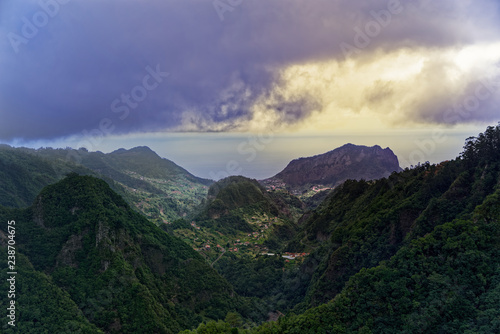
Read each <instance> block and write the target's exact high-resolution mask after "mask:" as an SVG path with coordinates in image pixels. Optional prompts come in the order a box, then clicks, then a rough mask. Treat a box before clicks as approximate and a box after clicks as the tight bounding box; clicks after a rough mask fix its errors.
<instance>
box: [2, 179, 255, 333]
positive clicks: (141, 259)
mask: <svg viewBox="0 0 500 334" xmlns="http://www.w3.org/2000/svg"><path fill="white" fill-rule="evenodd" d="M0 216H1V217H0V218H1V219H2V221H6V220H7V219H15V220H16V226H17V231H16V236H17V249H18V252H20V253H22V254H24V255H25V256H26V257H27V258H28V259H29V261H30V262H31V263H32V264H33V267H34V269H35V270H36V271H37V272H41V273H44V274H45V275H47V276H48V277H50V281H51V282H53V283H54V284H55V285H56V286H57V287H59V288H61V289H63V290H64V291H67V293H68V294H69V298H71V300H72V301H73V302H74V303H75V304H76V305H78V307H79V309H80V310H81V312H82V314H83V315H84V316H85V318H86V319H87V320H86V321H87V322H89V323H91V324H93V325H94V326H96V327H98V328H100V329H102V330H103V331H105V332H109V333H138V332H143V333H176V332H178V331H180V330H182V329H184V328H189V327H192V326H195V325H197V324H198V323H199V322H201V321H202V320H203V319H222V318H224V317H225V316H226V314H227V313H228V312H229V311H239V312H241V313H245V314H248V315H252V314H253V316H255V317H256V319H255V320H258V319H259V317H261V315H260V314H258V310H257V309H255V310H254V307H253V306H252V305H251V304H249V303H248V302H246V301H244V300H242V299H241V298H240V297H238V296H237V295H236V294H235V293H234V292H233V289H232V287H231V286H230V285H229V284H228V283H227V282H226V281H225V280H224V279H223V278H222V277H221V276H219V275H218V274H217V273H216V272H215V271H214V270H213V269H212V268H210V266H208V265H207V264H206V262H205V260H204V259H203V258H202V257H201V256H200V255H199V254H197V253H196V252H195V251H193V250H192V249H191V248H190V247H189V246H188V245H186V244H185V243H183V242H182V241H180V240H178V239H176V238H174V237H171V236H169V235H168V234H166V233H165V232H163V231H162V230H161V229H159V228H158V227H156V226H155V225H154V224H152V223H151V222H149V221H148V220H147V219H145V218H144V217H143V216H142V215H140V214H138V213H136V212H135V211H133V210H132V209H131V208H130V207H129V206H128V204H127V203H126V202H125V201H124V200H123V199H122V198H121V197H120V196H119V195H118V194H116V193H115V192H114V191H112V190H111V189H110V188H109V186H108V185H107V184H106V183H105V182H104V181H102V180H100V179H96V178H93V177H90V176H78V175H76V174H70V175H69V176H68V177H66V178H65V179H64V180H62V181H60V182H58V183H56V184H54V185H51V186H48V187H46V188H45V189H44V190H43V191H42V192H41V194H40V195H39V196H38V197H37V199H36V200H35V204H34V205H33V206H32V207H30V208H28V209H25V210H17V211H12V210H7V209H2V210H1V214H0ZM1 230H2V231H3V232H4V233H5V230H6V225H5V224H2V225H1ZM2 254H6V252H3V251H2ZM25 293H26V294H25V297H26V298H31V297H33V298H34V300H37V299H36V298H38V297H36V294H37V292H36V291H31V290H30V291H26V292H25ZM2 298H4V297H2ZM38 300H39V299H38ZM39 306H40V307H41V308H42V311H41V312H40V314H38V315H36V314H34V315H33V314H29V315H30V317H31V318H33V317H34V318H35V319H36V321H37V322H43V323H44V322H45V320H44V319H45V317H46V316H47V315H46V314H45V311H43V304H41V305H39ZM20 312H30V311H29V309H23V308H22V306H20ZM30 317H28V318H29V319H31V318H30ZM27 321H28V322H29V321H31V320H27ZM26 325H27V326H29V324H26ZM59 325H60V324H59ZM44 326H46V328H56V327H50V326H49V325H44ZM47 326H48V327H47Z"/></svg>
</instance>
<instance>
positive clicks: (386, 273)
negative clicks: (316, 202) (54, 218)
mask: <svg viewBox="0 0 500 334" xmlns="http://www.w3.org/2000/svg"><path fill="white" fill-rule="evenodd" d="M288 248H289V249H294V250H296V249H310V250H311V251H312V252H313V253H312V254H311V256H310V257H308V258H307V259H306V261H305V262H304V264H303V265H302V267H301V268H300V272H301V273H303V274H306V273H307V272H309V273H312V274H311V275H309V276H307V275H304V277H303V280H302V281H301V282H299V283H298V285H297V293H299V294H300V291H301V287H306V288H307V292H306V293H305V295H304V297H305V298H304V301H303V302H302V303H301V304H299V305H298V306H297V307H296V310H298V311H300V310H301V309H307V310H306V311H305V312H304V313H302V314H300V315H295V314H293V313H289V314H288V315H287V316H285V317H281V318H279V320H278V321H276V322H269V323H265V324H263V325H261V326H259V327H257V328H252V329H243V328H238V329H236V328H234V327H232V326H231V325H230V324H229V323H224V322H218V323H215V322H211V323H207V324H206V325H203V326H200V327H199V328H198V329H197V330H196V331H191V333H212V332H214V333H215V332H216V331H214V330H215V329H213V328H220V332H221V333H230V331H233V332H239V333H301V334H302V333H496V332H499V331H500V126H497V127H490V128H488V129H487V131H486V132H485V133H484V134H481V135H480V136H478V137H477V138H470V139H468V141H467V143H466V146H465V148H464V153H463V154H462V155H461V157H460V158H458V159H457V160H455V161H450V162H447V163H442V164H439V165H430V164H424V165H421V166H417V167H416V168H414V169H411V170H409V169H407V170H406V171H404V172H401V173H397V174H393V175H391V176H390V177H389V178H387V179H382V180H379V181H374V182H364V181H358V182H357V181H348V182H346V183H345V184H344V185H343V186H342V187H339V188H337V189H336V190H335V191H333V192H332V193H331V194H330V196H329V197H328V199H327V200H326V201H325V202H323V204H322V205H321V206H320V207H319V208H318V210H316V211H315V212H313V213H311V214H310V215H309V218H308V219H307V220H306V222H305V223H304V224H303V227H302V230H301V231H300V233H299V234H298V235H297V236H296V238H295V239H294V240H293V241H292V242H291V243H290V244H289V245H288ZM268 275H271V273H269V274H268ZM249 276H250V274H249ZM250 277H251V276H250ZM297 277H299V276H297ZM264 282H265V281H264ZM302 291H304V290H302ZM315 304H316V305H319V306H316V307H313V308H310V306H311V305H315ZM210 330H212V331H210Z"/></svg>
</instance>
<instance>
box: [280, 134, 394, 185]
mask: <svg viewBox="0 0 500 334" xmlns="http://www.w3.org/2000/svg"><path fill="white" fill-rule="evenodd" d="M400 170H401V168H400V167H399V161H398V158H397V156H396V155H395V154H394V152H392V150H391V149H390V148H388V147H387V148H385V149H382V147H380V146H379V145H374V146H371V147H369V146H363V145H354V144H351V143H348V144H345V145H343V146H341V147H339V148H336V149H334V150H332V151H329V152H326V153H323V154H319V155H315V156H312V157H307V158H300V159H295V160H292V161H291V162H290V163H289V164H288V166H287V167H286V168H285V169H284V170H283V171H281V172H280V173H278V174H276V175H275V176H274V177H273V178H271V179H275V180H276V179H277V180H281V181H283V182H284V183H285V184H286V185H287V186H289V187H291V188H297V187H304V186H312V185H322V186H328V187H334V186H336V185H338V184H340V183H342V182H344V181H346V180H348V179H358V180H359V179H365V180H373V179H379V178H382V177H387V176H389V175H390V174H391V173H392V172H394V171H400Z"/></svg>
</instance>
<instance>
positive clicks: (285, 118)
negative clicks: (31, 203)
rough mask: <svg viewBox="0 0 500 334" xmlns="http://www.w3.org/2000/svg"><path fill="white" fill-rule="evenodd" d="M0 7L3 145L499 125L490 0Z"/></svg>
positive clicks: (497, 56) (109, 0) (498, 57)
mask: <svg viewBox="0 0 500 334" xmlns="http://www.w3.org/2000/svg"><path fill="white" fill-rule="evenodd" d="M221 3H222V5H221ZM231 4H232V5H231ZM0 6H1V8H0V9H1V10H0V35H1V36H2V38H1V39H0V140H11V139H14V138H20V139H26V140H32V139H51V138H58V137H63V136H71V135H75V134H82V131H88V132H87V133H89V132H92V131H95V130H98V131H101V132H103V133H106V132H113V133H114V134H125V133H131V132H150V131H162V130H171V131H172V130H175V131H229V130H250V131H262V130H263V129H268V128H274V129H276V128H290V127H292V128H293V127H296V128H300V127H301V126H305V127H314V126H316V125H314V124H327V125H328V126H335V124H340V123H342V122H340V123H339V122H338V121H335V120H342V119H348V118H356V117H357V115H361V114H362V115H369V117H368V118H367V119H371V118H374V119H377V118H379V119H381V120H382V122H385V123H390V124H398V123H408V122H415V123H433V124H434V123H444V124H455V123H464V122H474V121H487V122H488V121H493V120H496V119H498V112H497V110H499V109H498V107H499V98H498V93H497V92H498V90H495V89H497V88H491V87H496V86H495V85H496V84H497V83H498V79H497V78H498V74H499V72H498V69H499V67H498V64H500V51H499V50H500V44H498V43H497V42H498V41H500V38H499V37H500V34H499V24H498V22H500V20H499V14H500V11H499V6H498V4H497V2H496V1H493V0H479V1H460V2H457V1H452V0H443V1H439V2H436V1H429V0H421V1H400V2H399V1H396V0H390V1H387V0H384V1H379V0H376V1H373V0H370V1H368V0H363V1H347V0H345V1H339V0H316V1H302V0H273V1H260V0H253V1H251V0H243V1H241V2H238V1H231V2H229V1H223V0H220V1H214V2H212V1H206V0H203V1H202V0H182V1H181V0H175V1H174V0H150V1H141V2H139V1H135V0H105V1H102V0H101V1H97V0H89V1H83V0H72V1H69V0H64V1H63V0H59V2H57V1H56V0H42V1H23V3H22V4H19V3H18V2H16V1H12V0H10V1H9V0H7V1H4V2H1V4H0ZM221 6H222V7H221ZM221 17H222V20H221ZM154 72H157V73H156V76H155V74H154ZM165 72H168V76H167V75H161V74H158V73H165ZM484 79H489V80H490V81H489V82H490V83H491V85H490V88H491V89H490V90H484V89H481V91H480V93H482V95H481V96H483V97H485V96H486V92H490V93H491V96H489V97H488V98H484V99H479V100H478V101H479V106H477V107H476V106H475V104H474V103H475V102H476V101H475V100H474V101H472V100H471V98H469V97H470V96H476V95H475V94H476V93H477V90H478V85H481V84H482V83H481V80H484ZM116 101H118V102H116ZM464 103H469V105H468V108H466V110H462V111H460V110H459V109H458V108H459V107H456V105H457V104H462V105H463V104H464ZM450 108H451V109H452V110H455V111H449V110H450ZM453 108H454V109H453ZM462 109H463V108H462ZM469 109H470V110H469ZM315 120H316V121H315Z"/></svg>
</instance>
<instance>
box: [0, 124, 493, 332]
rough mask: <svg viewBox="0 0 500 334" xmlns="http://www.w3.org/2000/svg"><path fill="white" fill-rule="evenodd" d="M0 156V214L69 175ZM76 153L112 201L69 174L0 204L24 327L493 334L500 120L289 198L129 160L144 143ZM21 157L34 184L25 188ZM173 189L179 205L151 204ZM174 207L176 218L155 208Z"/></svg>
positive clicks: (237, 181) (143, 153)
mask: <svg viewBox="0 0 500 334" xmlns="http://www.w3.org/2000/svg"><path fill="white" fill-rule="evenodd" d="M6 150H10V149H0V158H2V154H3V160H2V159H0V162H2V161H3V163H4V165H6V164H7V163H8V161H11V163H12V164H13V165H12V166H14V165H16V166H17V165H22V166H25V167H24V169H19V170H17V171H14V172H10V171H9V170H8V169H7V168H6V167H4V168H0V172H2V173H4V174H2V175H5V177H7V178H10V179H9V180H10V181H8V182H6V183H5V184H6V185H4V186H3V187H4V188H3V189H6V190H8V189H11V191H10V192H9V193H7V192H6V195H5V196H4V199H6V200H8V201H11V203H17V204H15V205H12V206H22V203H26V200H27V199H28V198H29V196H31V195H30V194H32V193H33V192H34V191H35V190H36V188H37V187H39V186H40V185H41V184H43V183H44V182H52V180H56V179H57V178H58V177H59V175H60V174H61V172H62V171H63V170H65V171H67V169H71V168H70V165H65V166H66V167H64V168H62V167H60V168H59V169H54V165H53V164H52V165H51V163H48V162H47V161H50V159H48V160H47V159H46V157H43V154H38V155H36V154H35V156H36V157H37V159H39V160H37V161H35V160H30V159H29V158H27V155H26V154H28V153H26V152H24V151H22V150H21V151H16V153H15V154H11V153H12V152H7V151H6ZM62 151H64V150H62ZM5 152H7V153H5ZM43 152H45V153H46V152H47V151H46V150H44V151H43ZM60 153H61V152H60ZM29 154H31V155H33V153H29ZM51 154H52V153H51ZM85 154H87V153H82V156H84V157H85ZM88 155H89V156H88V157H87V158H88V159H89V161H93V162H92V163H93V164H94V165H93V166H92V168H90V167H89V168H87V169H85V171H90V170H94V171H91V172H92V173H96V171H97V170H99V171H100V172H102V171H104V170H106V168H107V172H105V173H104V174H102V175H108V176H107V177H108V178H109V179H108V183H109V182H110V181H109V180H111V176H112V174H113V173H115V172H116V173H117V174H113V175H114V176H113V177H115V178H117V179H118V178H120V177H121V178H122V179H120V180H121V181H119V182H116V183H113V184H114V185H115V186H116V187H117V188H118V189H122V190H123V191H124V193H125V194H126V195H127V196H128V197H127V198H126V199H124V198H122V197H121V196H120V195H119V194H117V193H116V192H114V191H113V190H112V189H111V188H110V187H109V186H108V185H107V184H106V182H104V181H102V180H99V179H96V178H94V177H91V176H78V175H76V174H69V175H68V177H66V178H65V179H64V180H62V181H60V182H58V183H56V184H54V185H51V186H49V187H46V188H44V190H43V191H42V192H41V193H40V195H39V196H38V197H36V199H35V200H34V201H33V205H32V206H31V207H29V208H26V209H12V208H10V209H8V208H3V207H0V219H1V221H7V220H9V219H15V220H16V224H17V225H16V226H18V230H17V236H16V238H17V239H16V240H17V243H18V245H17V250H18V256H19V259H18V262H19V265H18V266H19V272H20V273H22V278H21V275H20V277H19V278H20V280H19V292H20V294H22V296H21V297H20V299H19V301H20V303H19V310H20V317H19V319H18V321H19V326H20V327H19V328H22V329H24V330H25V331H26V332H28V333H29V332H30V331H31V332H50V333H51V332H65V331H66V332H70V331H71V332H73V331H77V332H78V331H80V332H81V333H87V332H88V333H91V332H92V333H93V332H97V331H98V330H101V331H103V332H108V333H118V332H119V333H135V332H151V333H177V332H182V333H184V334H190V333H496V332H500V125H499V126H496V127H488V128H487V130H486V131H485V133H483V134H480V135H479V136H478V137H473V138H468V139H467V141H466V144H465V146H464V151H463V153H462V154H461V155H460V157H458V158H457V159H456V160H453V161H447V162H442V163H440V164H437V165H431V164H429V163H425V164H422V165H418V166H416V167H414V168H412V169H408V168H407V169H406V170H404V171H402V172H399V173H393V174H391V175H390V176H388V177H387V178H383V179H380V180H376V181H369V182H367V181H363V180H360V181H353V180H348V181H346V182H345V183H343V184H342V185H341V186H338V187H336V188H335V189H334V190H332V191H331V192H329V193H328V195H326V193H324V192H323V193H318V194H317V195H314V196H310V195H312V193H310V194H305V195H304V196H305V197H304V198H306V197H307V199H306V203H305V204H304V203H303V202H301V201H300V200H299V199H298V198H297V197H295V196H294V195H292V194H290V193H289V192H287V191H285V190H283V189H278V190H273V191H266V190H265V189H264V188H263V187H262V186H261V185H260V184H259V183H258V182H257V181H255V180H251V179H247V178H244V177H230V178H227V179H224V180H221V181H219V182H217V183H215V184H213V185H212V186H211V187H210V188H209V189H208V188H203V187H207V184H206V183H203V182H204V181H203V180H196V179H192V178H191V177H190V176H189V175H187V174H184V176H182V173H184V172H183V171H182V170H178V169H175V166H170V169H168V170H169V172H164V171H163V168H164V167H163V166H166V164H165V165H164V162H161V161H158V164H152V165H151V166H149V165H147V163H143V162H144V161H148V159H149V161H154V159H155V158H154V156H155V155H154V153H152V152H150V151H149V150H148V149H146V148H137V149H134V150H131V151H126V150H119V151H117V152H114V153H112V154H110V155H109V156H108V155H104V154H102V153H95V154H94V153H92V154H91V153H88ZM8 156H12V157H13V158H12V159H9V158H5V157H8ZM141 157H143V158H144V159H142V160H143V161H142V162H141V161H137V162H133V163H132V162H131V161H133V160H141V159H140V158H141ZM87 158H85V159H87ZM16 159H17V160H16ZM23 159H27V160H26V161H25V160H23ZM44 159H45V160H44ZM85 159H84V160H85ZM127 159H128V160H130V159H131V161H128V160H127ZM160 160H161V159H160ZM37 163H38V164H40V166H41V169H40V172H39V173H40V174H39V175H38V176H37V177H38V178H39V179H41V180H42V181H43V182H41V181H40V182H39V183H36V182H33V183H31V180H32V178H34V176H33V175H36V173H37V172H36V171H37V168H36V164H37ZM87 164H88V166H90V162H87ZM99 164H100V165H99ZM167 164H168V163H167ZM58 166H63V165H58ZM75 166H76V165H75ZM88 166H87V167H88ZM98 166H101V167H99V168H98ZM126 166H129V167H126ZM130 166H132V167H130ZM73 167H74V166H73ZM44 168H47V169H46V170H45V169H44ZM81 168H86V167H81ZM52 171H54V172H52ZM9 173H10V174H9ZM51 173H52V174H51ZM169 173H170V174H169ZM176 173H177V174H176ZM179 173H181V174H179ZM44 175H48V176H47V178H46V179H44V178H43V177H42V176H44ZM112 182H115V181H112ZM191 182H192V183H191ZM17 184H19V185H21V187H19V188H18V189H19V190H16V191H17V192H15V191H13V190H12V189H14V188H16V187H17ZM193 184H196V185H195V186H194V185H193ZM132 186H133V187H135V188H134V189H135V191H133V190H131V189H132ZM30 187H31V188H30ZM120 187H121V188H120ZM175 187H177V189H182V195H179V196H178V197H176V198H174V197H168V200H169V201H170V202H169V203H167V202H166V201H167V199H166V198H167V197H162V196H164V194H166V193H167V192H168V191H171V190H172V189H174V188H175ZM153 188H154V189H153ZM203 189H205V190H203ZM156 192H157V193H156ZM204 192H206V193H207V194H208V197H207V199H206V201H205V202H204V200H203V194H204ZM23 196H24V197H23ZM182 196H185V200H186V202H184V204H182V205H180V204H178V203H179V202H176V201H181V199H182ZM323 198H324V200H322V199H323ZM127 202H130V203H133V205H134V206H135V207H136V208H138V209H140V210H141V211H142V212H144V213H145V214H146V215H147V217H148V218H149V220H148V219H146V218H145V217H144V215H141V214H139V213H137V212H136V211H134V210H132V209H131V207H130V206H129V205H128V204H127ZM162 203H163V204H162ZM201 204H203V205H201ZM181 207H182V210H185V211H186V213H187V214H186V218H185V219H183V218H182V217H181V216H182V215H179V213H181V212H182V211H175V212H176V213H175V215H174V214H171V212H173V211H172V210H174V209H173V208H176V209H175V210H178V209H179V208H181ZM196 208H198V209H199V211H198V213H197V214H195V213H196ZM305 210H309V211H307V212H305V214H303V213H304V211H305ZM175 217H176V218H175ZM167 218H168V220H167ZM171 218H175V219H171ZM299 218H300V219H299ZM164 220H167V222H163V221H164ZM152 222H154V223H157V224H159V225H160V228H158V226H156V225H155V224H153V223H152ZM5 229H6V228H5V226H4V225H0V245H1V247H0V248H2V247H5V245H6V243H5V240H6V238H5V233H6V231H5ZM172 235H173V236H172ZM177 237H179V238H180V239H182V240H179V238H177ZM183 241H184V242H183ZM193 248H194V250H193ZM285 252H291V253H292V254H290V253H285ZM2 254H4V255H2V257H1V258H0V264H2V263H3V268H6V265H5V254H6V252H5V249H4V250H2ZM284 255H285V256H287V258H285V257H283V256H284ZM2 261H3V262H2ZM1 270H2V271H3V272H6V270H5V269H1ZM2 284H3V286H4V288H5V286H6V283H5V282H3V283H2ZM31 286H33V287H35V288H33V289H31ZM2 298H5V297H2ZM21 298H23V299H22V303H21ZM0 299H1V298H0ZM44 299H50V300H53V299H57V300H58V302H57V303H56V302H49V301H47V302H45V301H43V300H44ZM1 303H2V304H1V305H0V306H2V307H4V306H5V305H6V300H5V299H1ZM40 304H43V307H37V305H40ZM61 307H63V308H64V311H63V310H60V308H61ZM53 312H56V313H57V312H59V313H57V314H60V317H59V318H57V319H56V318H54V317H52V316H51V314H52V313H53ZM266 319H271V320H276V319H277V320H276V321H269V322H265V323H262V322H263V321H264V320H266ZM52 322H53V323H52Z"/></svg>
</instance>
